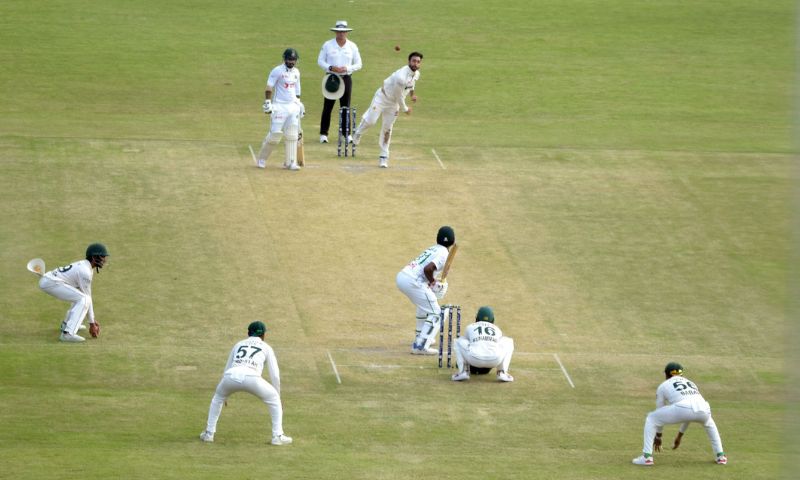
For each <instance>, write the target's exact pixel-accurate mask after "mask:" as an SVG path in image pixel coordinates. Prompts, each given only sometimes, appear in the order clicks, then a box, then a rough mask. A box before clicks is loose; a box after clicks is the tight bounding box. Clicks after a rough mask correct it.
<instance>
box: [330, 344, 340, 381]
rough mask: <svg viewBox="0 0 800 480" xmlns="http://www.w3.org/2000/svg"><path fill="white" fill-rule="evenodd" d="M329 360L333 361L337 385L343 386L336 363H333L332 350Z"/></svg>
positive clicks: (332, 365)
mask: <svg viewBox="0 0 800 480" xmlns="http://www.w3.org/2000/svg"><path fill="white" fill-rule="evenodd" d="M328 360H330V361H331V367H333V373H334V374H336V383H338V384H339V385H341V384H342V377H340V376H339V370H337V369H336V363H335V362H334V361H333V355H331V352H330V350H328Z"/></svg>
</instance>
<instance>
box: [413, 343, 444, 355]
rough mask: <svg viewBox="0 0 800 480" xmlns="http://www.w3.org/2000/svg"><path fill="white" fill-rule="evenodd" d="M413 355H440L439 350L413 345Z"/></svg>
mask: <svg viewBox="0 0 800 480" xmlns="http://www.w3.org/2000/svg"><path fill="white" fill-rule="evenodd" d="M411 355H439V350H436V349H434V348H425V347H418V346H416V345H411Z"/></svg>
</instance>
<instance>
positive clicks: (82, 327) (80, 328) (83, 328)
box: [78, 324, 86, 331]
mask: <svg viewBox="0 0 800 480" xmlns="http://www.w3.org/2000/svg"><path fill="white" fill-rule="evenodd" d="M80 330H86V325H84V324H81V326H80V327H78V331H80Z"/></svg>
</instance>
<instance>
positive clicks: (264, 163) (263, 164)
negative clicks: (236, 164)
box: [256, 158, 267, 168]
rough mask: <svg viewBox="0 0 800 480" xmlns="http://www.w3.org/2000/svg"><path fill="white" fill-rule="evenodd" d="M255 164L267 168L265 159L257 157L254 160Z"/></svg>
mask: <svg viewBox="0 0 800 480" xmlns="http://www.w3.org/2000/svg"><path fill="white" fill-rule="evenodd" d="M256 166H257V167H258V168H267V161H266V160H263V159H260V158H259V159H258V160H257V161H256Z"/></svg>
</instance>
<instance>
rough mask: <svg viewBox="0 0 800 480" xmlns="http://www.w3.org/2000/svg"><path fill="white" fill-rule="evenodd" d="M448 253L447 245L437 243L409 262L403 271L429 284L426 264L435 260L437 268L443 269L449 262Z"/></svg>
mask: <svg viewBox="0 0 800 480" xmlns="http://www.w3.org/2000/svg"><path fill="white" fill-rule="evenodd" d="M447 254H448V250H447V247H444V246H442V245H439V244H436V245H434V246H432V247H430V248H428V249H427V250H425V251H424V252H422V253H421V254H420V255H419V256H418V257H417V258H415V259H414V260H411V261H410V262H408V264H407V265H406V266H405V267H403V270H401V271H402V272H403V273H405V274H406V275H408V276H409V277H411V278H413V279H415V280H416V281H417V282H419V283H420V284H427V283H428V279H427V278H426V277H425V266H426V265H428V264H429V263H431V262H433V264H434V265H436V270H438V271H442V267H444V264H445V262H447Z"/></svg>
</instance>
